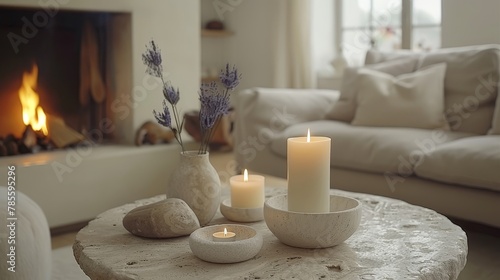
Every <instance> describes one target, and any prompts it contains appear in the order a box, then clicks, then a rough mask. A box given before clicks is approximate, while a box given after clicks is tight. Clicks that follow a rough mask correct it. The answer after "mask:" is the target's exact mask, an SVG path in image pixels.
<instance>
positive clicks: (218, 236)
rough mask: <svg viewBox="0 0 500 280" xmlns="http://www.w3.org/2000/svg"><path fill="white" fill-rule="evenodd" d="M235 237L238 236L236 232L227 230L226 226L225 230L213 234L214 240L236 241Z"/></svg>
mask: <svg viewBox="0 0 500 280" xmlns="http://www.w3.org/2000/svg"><path fill="white" fill-rule="evenodd" d="M235 238H236V233H234V232H230V231H227V229H226V228H224V231H219V232H215V233H214V234H212V239H213V241H216V242H229V241H234V240H235Z"/></svg>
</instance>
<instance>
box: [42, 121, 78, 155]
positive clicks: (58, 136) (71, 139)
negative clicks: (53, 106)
mask: <svg viewBox="0 0 500 280" xmlns="http://www.w3.org/2000/svg"><path fill="white" fill-rule="evenodd" d="M47 126H48V130H49V137H50V140H51V141H52V143H54V145H55V146H56V147H57V148H64V147H67V146H69V145H72V144H77V143H79V142H81V141H83V140H85V136H83V135H82V134H80V133H78V132H77V131H75V130H74V129H72V128H71V127H69V126H67V125H66V124H65V123H64V121H63V120H62V119H60V118H57V117H52V116H50V117H49V118H48V120H47Z"/></svg>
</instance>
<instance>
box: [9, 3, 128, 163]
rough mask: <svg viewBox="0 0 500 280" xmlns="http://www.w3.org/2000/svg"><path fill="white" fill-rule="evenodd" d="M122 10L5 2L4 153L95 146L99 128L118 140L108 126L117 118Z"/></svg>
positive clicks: (104, 136)
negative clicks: (48, 8)
mask: <svg viewBox="0 0 500 280" xmlns="http://www.w3.org/2000/svg"><path fill="white" fill-rule="evenodd" d="M117 15H121V14H120V13H109V12H85V11H58V12H57V13H56V14H55V15H54V14H52V15H50V14H48V13H45V14H43V12H42V11H41V10H40V9H17V8H7V7H0V38H1V39H0V61H2V63H1V64H0V118H2V120H3V121H1V122H0V156H6V155H16V154H24V153H35V152H38V151H43V150H52V149H57V148H65V147H70V146H74V145H78V144H79V143H83V142H86V143H92V144H94V142H95V141H91V142H89V141H84V140H85V139H88V138H89V137H88V135H89V132H91V131H95V130H96V129H100V134H101V137H100V139H99V141H100V142H103V141H104V142H110V141H113V139H114V135H113V131H103V130H102V129H101V127H102V122H103V120H104V119H107V120H113V115H112V113H111V110H110V107H111V106H110V104H111V101H112V99H113V98H114V93H113V84H114V83H116V81H115V77H113V76H112V75H110V74H109V73H112V71H110V69H113V65H110V64H111V63H112V62H113V61H114V60H116V59H117V58H116V57H114V55H113V54H110V52H109V50H110V49H112V48H113V47H116V42H113V41H112V40H113V39H112V38H113V32H116V30H117V29H118V30H119V26H117V25H116V22H115V21H114V19H115V16H117ZM118 32H121V31H118ZM120 43H122V42H120ZM129 71H130V72H131V71H132V70H131V69H130V70H129ZM26 92H29V93H30V94H31V95H30V96H31V97H32V98H34V99H31V100H29V101H26V100H24V103H25V104H23V102H22V101H23V99H26ZM26 102H27V103H26ZM27 107H30V108H29V110H28V111H29V112H28V113H27V112H26V111H27ZM31 107H32V108H31ZM23 109H24V110H23ZM27 115H29V116H31V118H32V120H31V121H28V122H27V120H26V117H27ZM41 120H43V121H44V122H45V123H46V127H45V128H44V129H42V128H40V127H38V126H39V125H40V126H41V124H38V122H40V121H41Z"/></svg>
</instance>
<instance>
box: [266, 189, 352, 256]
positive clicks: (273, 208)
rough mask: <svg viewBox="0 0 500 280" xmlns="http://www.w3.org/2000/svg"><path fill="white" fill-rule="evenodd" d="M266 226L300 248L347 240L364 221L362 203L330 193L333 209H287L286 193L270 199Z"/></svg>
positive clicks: (283, 240)
mask: <svg viewBox="0 0 500 280" xmlns="http://www.w3.org/2000/svg"><path fill="white" fill-rule="evenodd" d="M264 219H265V221H266V224H267V227H268V228H269V229H270V230H271V232H272V233H273V234H274V235H275V236H276V237H277V238H278V239H279V240H280V241H281V242H283V243H285V244H287V245H289V246H293V247H299V248H328V247H332V246H335V245H338V244H340V243H342V242H344V241H345V240H347V239H348V238H349V237H350V236H351V235H352V234H353V233H354V232H355V231H356V230H357V229H358V226H359V223H360V221H361V203H360V202H359V201H358V200H356V199H353V198H349V197H345V196H339V195H330V212H328V213H301V212H291V211H288V200H287V195H278V196H274V197H271V198H269V199H267V201H266V202H265V204H264Z"/></svg>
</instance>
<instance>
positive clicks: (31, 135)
mask: <svg viewBox="0 0 500 280" xmlns="http://www.w3.org/2000/svg"><path fill="white" fill-rule="evenodd" d="M21 142H22V143H24V145H25V146H26V147H27V148H28V149H31V148H33V146H35V145H36V142H37V136H36V132H35V131H34V130H33V128H32V127H31V125H28V126H26V129H24V132H23V136H22V138H21Z"/></svg>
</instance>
